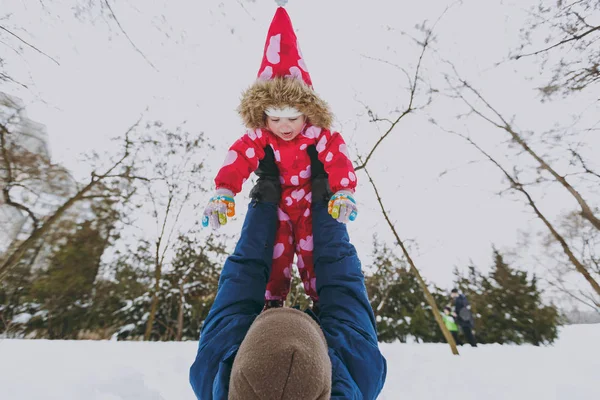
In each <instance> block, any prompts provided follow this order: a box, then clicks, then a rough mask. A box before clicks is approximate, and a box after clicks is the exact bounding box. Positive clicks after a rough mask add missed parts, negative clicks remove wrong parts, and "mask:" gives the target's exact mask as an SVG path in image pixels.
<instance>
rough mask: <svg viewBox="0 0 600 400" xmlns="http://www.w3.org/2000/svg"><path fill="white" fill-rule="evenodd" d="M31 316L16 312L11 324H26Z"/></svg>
mask: <svg viewBox="0 0 600 400" xmlns="http://www.w3.org/2000/svg"><path fill="white" fill-rule="evenodd" d="M31 318H32V316H31V314H29V313H21V314H17V315H15V316H14V317H13V319H12V321H11V322H12V323H13V324H26V323H27V322H29V320H30V319H31Z"/></svg>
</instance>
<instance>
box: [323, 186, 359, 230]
mask: <svg viewBox="0 0 600 400" xmlns="http://www.w3.org/2000/svg"><path fill="white" fill-rule="evenodd" d="M327 212H328V213H329V214H330V215H331V216H332V217H333V219H335V220H337V221H338V222H341V223H344V224H346V223H348V222H349V221H354V220H355V219H356V216H357V215H358V209H357V207H356V201H354V193H352V192H351V191H349V190H340V191H338V192H336V193H335V194H334V195H333V196H331V199H330V200H329V204H328V206H327Z"/></svg>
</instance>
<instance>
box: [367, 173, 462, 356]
mask: <svg viewBox="0 0 600 400" xmlns="http://www.w3.org/2000/svg"><path fill="white" fill-rule="evenodd" d="M364 170H365V173H366V174H367V177H368V178H369V181H370V182H371V185H372V186H373V189H374V190H375V195H376V196H377V201H378V202H379V206H380V207H381V212H382V213H383V216H384V217H385V220H386V221H387V223H388V225H389V227H390V229H391V230H392V233H393V234H394V237H395V238H396V242H397V243H398V245H399V246H400V247H401V248H402V252H403V253H404V256H405V257H406V259H407V260H408V263H409V265H410V270H411V272H412V273H413V274H415V276H416V277H417V281H418V282H419V286H421V289H422V290H423V293H425V299H426V300H427V303H428V304H429V306H430V307H431V311H432V312H433V317H434V318H435V321H436V322H437V324H438V326H439V328H440V330H441V331H442V334H443V335H444V338H446V341H447V342H448V344H449V345H450V350H451V351H452V354H454V355H459V354H458V349H457V348H456V342H454V338H453V337H452V334H451V333H450V331H449V330H448V328H446V324H444V320H443V319H442V316H441V313H440V310H439V308H438V306H437V304H436V303H435V299H434V298H433V296H432V295H431V292H430V291H429V288H428V287H427V284H426V283H425V281H424V280H423V277H422V276H421V273H420V272H419V270H418V269H417V267H416V265H415V263H414V262H413V260H412V258H411V257H410V255H409V254H408V250H406V247H405V246H404V243H403V242H402V240H401V239H400V236H398V233H397V232H396V228H394V224H392V222H391V221H390V219H389V217H388V215H387V212H386V211H385V208H384V207H383V202H382V200H381V197H380V196H379V191H378V190H377V187H376V186H375V182H373V179H372V178H371V175H370V174H369V172H368V171H367V169H366V168H364Z"/></svg>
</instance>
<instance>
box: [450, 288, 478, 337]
mask: <svg viewBox="0 0 600 400" xmlns="http://www.w3.org/2000/svg"><path fill="white" fill-rule="evenodd" d="M450 297H451V298H452V300H454V313H453V314H452V315H453V316H454V317H455V318H456V322H458V325H459V326H460V328H461V330H462V331H463V333H464V335H465V338H466V339H467V341H468V342H469V344H470V345H471V346H473V347H477V342H476V341H475V336H474V335H473V327H474V325H475V321H474V320H473V313H471V306H470V305H469V301H468V300H467V297H466V296H465V295H464V294H462V293H460V294H459V293H458V289H452V291H451V292H450Z"/></svg>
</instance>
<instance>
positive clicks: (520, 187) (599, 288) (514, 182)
mask: <svg viewBox="0 0 600 400" xmlns="http://www.w3.org/2000/svg"><path fill="white" fill-rule="evenodd" d="M450 132H451V133H454V134H455V135H458V136H460V137H462V138H463V139H465V140H466V141H467V142H469V143H470V144H471V145H472V146H473V147H475V148H476V149H477V150H478V151H479V152H480V153H481V154H483V155H484V156H485V157H486V159H488V160H489V161H490V162H492V163H493V164H494V165H495V166H496V167H497V168H498V169H499V170H500V171H502V173H503V174H504V176H505V177H506V178H507V179H508V181H509V182H510V187H511V189H513V190H515V191H518V192H520V193H521V194H523V195H524V196H525V198H526V199H527V204H529V206H530V207H531V208H532V209H533V211H534V212H535V215H536V216H537V217H538V218H539V219H540V220H541V221H542V222H543V223H544V225H545V226H546V227H547V228H548V230H549V231H550V233H551V235H552V237H553V238H554V239H555V240H556V241H557V242H558V243H559V244H560V246H561V247H562V249H563V252H564V253H565V255H566V256H567V257H568V259H569V261H570V262H571V264H572V265H573V266H574V267H575V270H576V271H577V272H579V273H580V274H581V275H582V276H583V277H584V278H585V279H586V281H588V283H589V284H590V285H591V286H592V288H593V289H594V291H595V292H596V293H597V294H598V296H600V284H598V282H597V281H596V279H595V278H594V277H593V275H592V274H591V273H590V271H589V270H588V268H587V267H586V266H585V265H584V264H583V263H582V262H581V260H580V259H579V258H578V257H577V256H576V255H575V254H574V253H573V250H572V249H571V247H570V246H569V244H568V243H567V241H566V240H565V238H564V237H563V236H562V235H561V234H560V233H559V232H558V231H557V230H556V228H555V227H554V225H553V224H552V223H551V222H550V221H549V220H548V218H547V217H546V216H545V215H544V214H543V213H542V211H541V210H540V208H539V207H538V205H537V204H536V202H535V201H534V199H533V197H532V196H531V195H530V193H529V192H528V191H527V189H526V186H525V185H524V184H522V183H521V182H519V179H518V177H515V176H513V175H512V174H510V173H509V172H508V171H507V170H506V169H505V168H504V167H503V166H502V165H501V164H500V163H499V162H498V161H496V160H495V159H494V158H493V157H492V156H491V155H490V154H489V153H487V152H486V151H485V150H483V149H482V148H481V147H480V146H479V145H478V144H477V143H475V141H473V140H472V139H471V138H470V137H468V136H465V135H463V134H460V133H457V132H453V131H450Z"/></svg>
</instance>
